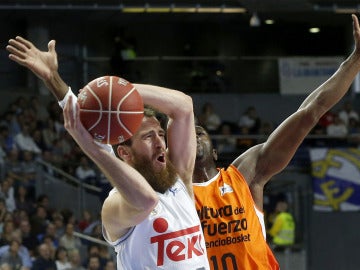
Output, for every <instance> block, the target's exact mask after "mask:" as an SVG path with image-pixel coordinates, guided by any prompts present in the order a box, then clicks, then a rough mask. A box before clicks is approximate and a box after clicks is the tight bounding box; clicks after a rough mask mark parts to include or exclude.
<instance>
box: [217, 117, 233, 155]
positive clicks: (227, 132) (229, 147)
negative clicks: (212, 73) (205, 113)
mask: <svg viewBox="0 0 360 270" xmlns="http://www.w3.org/2000/svg"><path fill="white" fill-rule="evenodd" d="M219 135H221V136H223V137H221V138H219V139H218V140H217V141H216V144H217V149H218V151H219V153H234V152H236V141H237V139H236V138H235V137H234V136H233V135H234V133H233V130H232V126H231V125H230V124H228V123H222V124H221V126H220V129H219Z"/></svg>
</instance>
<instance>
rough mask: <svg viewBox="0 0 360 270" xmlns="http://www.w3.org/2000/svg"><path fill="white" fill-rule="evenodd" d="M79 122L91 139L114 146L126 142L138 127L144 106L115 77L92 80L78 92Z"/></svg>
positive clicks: (130, 87)
mask: <svg viewBox="0 0 360 270" xmlns="http://www.w3.org/2000/svg"><path fill="white" fill-rule="evenodd" d="M78 103H79V105H80V120H81V122H82V124H83V125H84V127H85V128H86V129H87V130H88V131H89V132H90V134H91V135H92V136H94V139H95V140H96V141H98V142H100V143H104V144H111V145H113V144H118V143H122V142H124V141H126V140H127V139H129V138H130V137H131V136H132V135H134V133H135V132H136V131H137V129H138V128H139V127H140V125H141V121H142V119H143V116H144V104H143V101H142V98H141V96H140V94H139V93H138V91H137V90H136V89H135V87H134V86H133V85H132V84H131V83H130V82H128V81H126V80H124V79H122V78H119V77H116V76H104V77H99V78H96V79H95V80H92V81H91V82H89V83H88V84H87V85H85V86H84V88H83V89H82V90H81V91H80V93H79V96H78Z"/></svg>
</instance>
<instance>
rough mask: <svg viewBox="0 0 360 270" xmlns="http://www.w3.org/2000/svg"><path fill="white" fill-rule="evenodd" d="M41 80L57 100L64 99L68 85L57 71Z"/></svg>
mask: <svg viewBox="0 0 360 270" xmlns="http://www.w3.org/2000/svg"><path fill="white" fill-rule="evenodd" d="M43 82H44V84H45V85H46V87H47V88H48V89H49V90H50V91H51V93H52V94H53V95H54V96H55V98H56V99H57V100H58V101H60V100H62V99H64V97H65V95H66V93H67V91H68V89H69V86H68V85H67V84H66V83H65V82H64V81H63V79H62V78H61V77H60V75H59V73H58V72H55V73H54V74H53V76H51V77H50V78H49V79H47V80H43Z"/></svg>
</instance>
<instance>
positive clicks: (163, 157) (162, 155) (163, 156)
mask: <svg viewBox="0 0 360 270" xmlns="http://www.w3.org/2000/svg"><path fill="white" fill-rule="evenodd" d="M157 161H159V162H162V163H164V162H165V154H161V155H160V156H159V157H158V158H157Z"/></svg>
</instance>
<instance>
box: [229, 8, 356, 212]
mask: <svg viewBox="0 0 360 270" xmlns="http://www.w3.org/2000/svg"><path fill="white" fill-rule="evenodd" d="M352 19H353V36H354V41H355V49H354V51H353V52H352V53H351V55H350V56H349V57H348V58H347V59H346V60H345V61H344V62H343V63H342V64H341V65H340V67H339V69H338V70H337V71H336V72H335V73H334V74H333V75H332V76H331V77H330V78H329V79H328V80H327V81H326V82H324V83H323V84H322V85H320V86H319V87H318V88H317V89H315V90H314V91H313V92H312V93H311V94H310V95H309V96H308V97H307V98H306V99H305V101H304V102H303V103H302V104H301V106H300V107H299V109H298V110H297V111H296V112H295V113H293V114H292V115H291V116H289V117H288V118H287V119H286V120H285V121H284V122H283V123H282V124H281V125H280V126H279V127H278V128H276V129H275V130H274V132H273V133H272V134H271V135H270V137H269V138H268V140H267V141H266V142H265V143H264V144H260V145H257V146H254V147H252V148H250V149H249V150H248V151H247V152H245V153H244V154H243V155H241V156H240V157H239V158H238V159H236V160H235V161H234V163H233V164H234V165H235V166H237V167H238V168H239V169H240V171H241V172H242V173H243V174H244V176H245V177H246V179H247V181H248V183H249V185H250V189H251V191H252V194H253V197H254V199H255V202H256V204H257V206H258V207H262V197H263V193H262V192H263V186H264V185H265V184H266V183H267V182H268V181H269V180H270V178H271V177H272V176H273V175H275V174H277V173H279V172H280V171H281V170H283V169H284V168H285V167H286V166H287V165H288V163H289V162H290V160H291V159H292V157H293V156H294V154H295V152H296V150H297V149H298V147H299V146H300V144H301V143H302V141H303V140H304V138H305V137H306V136H307V135H308V134H309V132H310V131H311V130H312V128H313V127H314V126H315V125H316V124H317V122H318V121H319V119H320V117H321V116H322V115H323V114H324V113H325V112H327V111H328V110H329V109H330V108H331V107H332V106H334V105H335V104H336V103H337V102H338V101H340V99H341V98H342V97H343V96H344V95H345V94H346V93H347V91H348V90H349V88H350V86H351V84H352V82H353V80H354V79H355V76H356V75H357V74H358V72H359V71H360V28H359V22H358V18H357V17H356V16H355V15H352Z"/></svg>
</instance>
